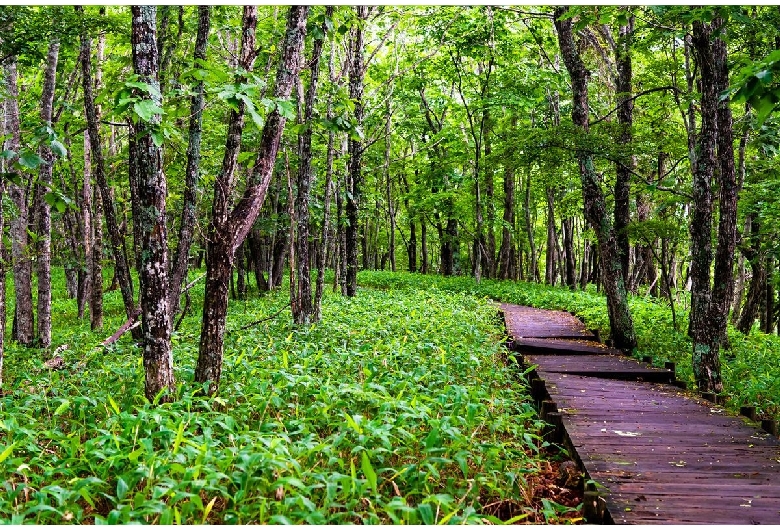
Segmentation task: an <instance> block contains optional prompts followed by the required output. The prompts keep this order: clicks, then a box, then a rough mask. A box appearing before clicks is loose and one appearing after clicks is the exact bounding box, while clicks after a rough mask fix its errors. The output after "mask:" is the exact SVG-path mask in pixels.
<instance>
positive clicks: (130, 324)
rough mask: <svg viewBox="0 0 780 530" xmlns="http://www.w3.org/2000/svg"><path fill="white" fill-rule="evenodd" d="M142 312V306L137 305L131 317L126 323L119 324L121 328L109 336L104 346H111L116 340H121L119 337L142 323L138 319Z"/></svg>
mask: <svg viewBox="0 0 780 530" xmlns="http://www.w3.org/2000/svg"><path fill="white" fill-rule="evenodd" d="M140 314H141V308H140V307H136V308H135V309H134V310H133V313H132V314H131V315H130V317H129V318H128V319H127V320H126V321H125V323H124V324H122V325H121V326H119V329H118V330H116V333H114V334H113V335H111V336H110V337H108V338H107V339H106V340H104V341H103V346H110V345H112V344H113V343H115V342H116V341H118V340H119V337H121V336H122V335H124V334H125V333H127V332H128V331H130V330H131V329H135V328H137V327H138V326H140V325H141V321H140V320H138V316H139V315H140Z"/></svg>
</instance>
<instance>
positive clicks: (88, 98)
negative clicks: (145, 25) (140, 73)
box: [76, 6, 140, 339]
mask: <svg viewBox="0 0 780 530" xmlns="http://www.w3.org/2000/svg"><path fill="white" fill-rule="evenodd" d="M76 9H77V10H78V11H79V13H80V14H83V10H82V9H81V8H80V6H77V8H76ZM90 56H91V45H90V39H89V37H88V36H87V34H86V33H83V34H82V36H81V70H82V88H83V90H84V114H85V117H86V120H87V130H88V131H89V142H90V150H91V151H92V173H93V174H94V175H95V181H96V183H97V185H98V188H99V189H100V196H101V198H102V200H103V212H104V214H105V216H106V229H107V230H108V235H109V239H110V243H111V254H112V256H113V258H114V275H115V277H116V279H117V281H118V282H119V289H120V291H121V293H122V301H123V303H124V307H125V314H126V315H127V317H128V318H134V317H135V315H137V310H136V308H135V303H134V301H133V280H132V278H131V277H130V267H129V264H128V260H127V253H126V251H125V242H124V237H123V236H122V234H121V232H120V231H119V224H118V223H117V221H116V213H115V211H114V201H113V198H112V197H111V190H110V188H109V186H108V182H107V181H106V173H105V162H104V160H103V148H102V145H101V141H100V131H99V123H100V121H99V117H98V114H97V109H96V108H95V98H94V95H93V91H92V85H93V80H92V61H91V58H90ZM94 222H96V221H95V220H93V223H94ZM136 329H138V328H136ZM133 338H136V339H138V338H140V333H139V332H134V334H133Z"/></svg>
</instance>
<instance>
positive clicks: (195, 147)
mask: <svg viewBox="0 0 780 530" xmlns="http://www.w3.org/2000/svg"><path fill="white" fill-rule="evenodd" d="M210 28H211V7H210V6H198V33H197V36H196V38H195V52H194V64H195V66H196V67H197V66H198V62H199V61H205V60H206V57H207V48H208V37H209V30H210ZM194 92H195V93H194V94H193V95H192V98H191V99H190V124H189V141H188V144H187V167H186V169H185V171H184V197H183V199H184V201H183V204H182V215H181V225H180V226H179V243H178V245H177V246H176V252H175V253H174V255H173V259H172V260H171V281H170V285H171V286H170V297H169V300H168V306H169V310H170V311H169V312H170V317H171V322H173V320H174V319H175V318H176V313H178V312H179V303H180V298H181V297H180V292H181V286H182V285H183V284H184V278H185V277H186V276H187V268H188V265H189V254H190V247H191V246H192V240H193V232H194V228H195V216H196V213H197V205H198V195H199V192H200V190H199V189H198V176H199V175H198V172H199V170H200V144H201V139H202V137H203V108H204V106H205V85H204V83H203V81H202V80H198V81H197V83H196V84H195V89H194Z"/></svg>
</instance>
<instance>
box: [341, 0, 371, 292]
mask: <svg viewBox="0 0 780 530" xmlns="http://www.w3.org/2000/svg"><path fill="white" fill-rule="evenodd" d="M355 12H356V14H357V19H358V23H357V24H356V25H355V26H354V29H353V31H354V34H353V37H352V42H351V51H352V57H351V58H350V68H349V97H350V99H351V100H352V101H353V103H354V105H355V111H354V114H353V122H354V124H355V126H356V127H361V126H362V125H363V76H364V75H365V65H364V59H363V52H364V47H365V44H364V42H363V26H364V24H365V21H366V20H367V19H368V6H355ZM362 156H363V142H362V141H361V140H360V139H359V138H350V139H349V163H348V169H347V172H348V176H349V178H348V179H347V201H346V202H347V204H346V214H347V229H346V254H347V255H346V259H347V262H346V271H347V296H350V297H352V296H355V294H356V293H357V269H358V208H359V205H360V193H361V191H362V187H363V176H362V171H361V167H360V163H361V159H362Z"/></svg>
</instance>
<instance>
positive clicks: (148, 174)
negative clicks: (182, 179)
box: [130, 6, 175, 401]
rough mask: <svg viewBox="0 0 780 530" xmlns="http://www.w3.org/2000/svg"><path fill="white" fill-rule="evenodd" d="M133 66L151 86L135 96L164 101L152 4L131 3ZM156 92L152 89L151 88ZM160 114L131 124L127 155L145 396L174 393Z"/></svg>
mask: <svg viewBox="0 0 780 530" xmlns="http://www.w3.org/2000/svg"><path fill="white" fill-rule="evenodd" d="M132 14H133V23H132V39H131V41H132V46H133V70H134V72H135V73H136V75H138V78H139V80H140V81H141V82H142V83H146V84H148V85H149V86H150V87H152V90H150V91H149V92H140V91H139V92H138V93H137V94H136V97H139V98H141V100H146V101H151V102H152V103H154V105H156V106H157V107H162V98H161V97H160V93H159V89H160V81H159V77H158V76H159V56H158V52H157V38H156V19H157V8H156V6H132ZM155 92H156V93H155ZM160 121H161V116H160V114H154V115H153V116H152V118H151V119H150V120H149V121H148V122H147V121H144V120H142V119H140V120H139V121H138V122H137V123H136V124H135V127H134V129H135V131H131V134H133V133H135V141H136V144H135V154H136V157H137V158H135V159H132V158H131V159H130V165H131V166H134V171H135V175H136V178H137V189H136V197H137V200H138V207H137V208H136V211H137V212H138V213H139V214H140V217H139V219H138V222H137V224H136V225H137V226H138V228H139V230H138V233H137V234H136V237H138V238H139V239H140V241H139V243H140V244H139V246H140V250H141V255H140V257H139V267H138V280H139V284H140V288H139V291H140V298H141V329H142V331H143V359H144V372H145V375H146V385H145V391H146V392H145V393H146V399H148V400H149V401H153V400H154V399H155V398H157V397H158V396H159V398H160V400H162V401H170V400H172V399H173V392H174V391H175V379H174V375H173V350H172V348H171V320H170V318H169V308H168V240H167V227H166V224H165V199H166V198H167V196H168V184H167V182H166V178H165V173H164V172H163V171H162V150H161V149H160V147H159V146H157V145H155V143H154V140H153V138H152V133H153V132H154V131H155V129H156V128H157V127H159V124H160Z"/></svg>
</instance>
